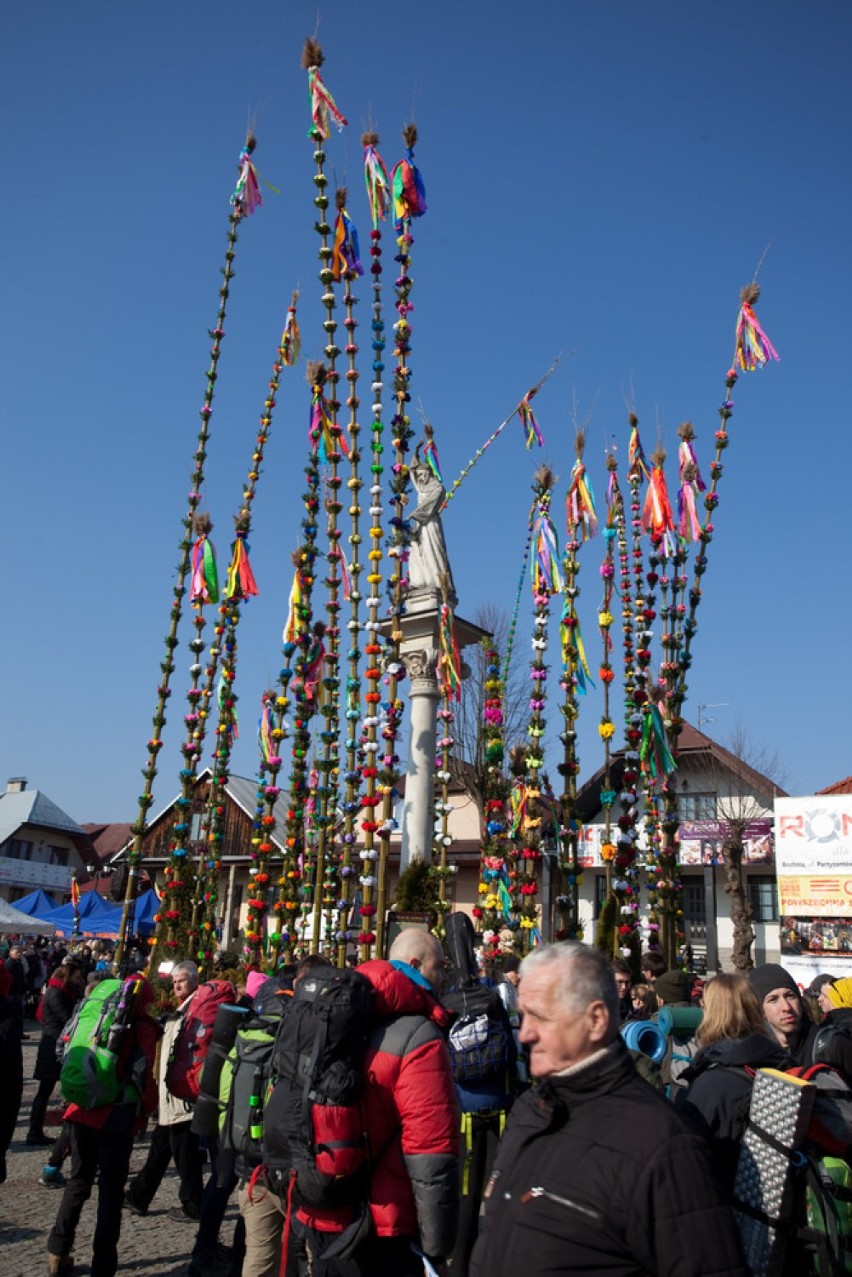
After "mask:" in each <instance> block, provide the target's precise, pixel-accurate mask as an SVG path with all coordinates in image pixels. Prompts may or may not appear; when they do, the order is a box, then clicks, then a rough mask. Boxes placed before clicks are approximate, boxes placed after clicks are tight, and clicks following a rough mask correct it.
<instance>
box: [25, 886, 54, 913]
mask: <svg viewBox="0 0 852 1277" xmlns="http://www.w3.org/2000/svg"><path fill="white" fill-rule="evenodd" d="M15 908H16V909H20V911H21V913H28V914H29V915H30V917H31V918H49V917H50V915H51V914H53V913H56V910H57V909H58V908H59V905H58V904H57V903H56V901H55V900H54V899H53V897H52V896H49V895H48V894H47V892H46V891H42V889H41V887H38V888H36V890H35V891H31V892H30V894H29V895H28V896H22V897H21V899H20V900H16V901H15Z"/></svg>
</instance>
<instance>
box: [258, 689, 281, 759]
mask: <svg viewBox="0 0 852 1277" xmlns="http://www.w3.org/2000/svg"><path fill="white" fill-rule="evenodd" d="M261 703H262V706H263V708H262V709H261V711H260V718H259V719H258V720H257V747H258V749H259V751H260V756H261V758H262V759H263V761H264V762H265V763H268V762H269V760H270V758H274V757H275V756H276V750H275V740H274V737H273V735H272V727H273V724H272V697H271V696H268V695H266V696H264V697H263V701H262V702H261Z"/></svg>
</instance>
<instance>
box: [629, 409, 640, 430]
mask: <svg viewBox="0 0 852 1277" xmlns="http://www.w3.org/2000/svg"><path fill="white" fill-rule="evenodd" d="M627 424H628V426H629V427H630V429H631V430H635V429H636V427H637V426H638V425H639V418H638V417H637V416H636V413H635V412H631V413H628V416H627Z"/></svg>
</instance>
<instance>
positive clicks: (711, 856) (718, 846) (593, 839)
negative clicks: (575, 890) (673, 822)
mask: <svg viewBox="0 0 852 1277" xmlns="http://www.w3.org/2000/svg"><path fill="white" fill-rule="evenodd" d="M604 829H605V826H604V825H584V826H583V828H582V831H581V833H580V842H579V846H578V848H577V856H578V859H579V862H580V864H581V865H582V866H583V867H584V868H587V869H593V868H598V867H600V866H601V865H603V860H602V858H601V843H602V842H603V840H604ZM729 833H730V828H729V825H728V822H727V821H726V820H684V821H681V825H680V863H681V864H682V865H721V864H724V858H723V856H722V844H723V843H724V841H725V839H726V838H727V837H728V835H729ZM612 841H613V842H617V841H618V826H617V824H616V823H615V821H613V825H612ZM644 845H645V844H644V841H643V839H642V838H641V827H640V838H639V842H638V846H639V847H640V848H642V847H644ZM743 845H744V851H743V863H744V864H746V865H771V864H772V863H773V860H774V855H775V849H774V845H773V836H772V820H771V819H770V818H769V817H767V818H766V819H765V820H750V821H749V822H748V824H747V825H746V827H745V832H744V834H743Z"/></svg>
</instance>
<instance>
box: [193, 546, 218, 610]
mask: <svg viewBox="0 0 852 1277" xmlns="http://www.w3.org/2000/svg"><path fill="white" fill-rule="evenodd" d="M189 600H190V602H191V603H198V604H201V603H218V602H219V573H218V572H217V570H216V552H215V550H214V549H213V543H212V541H211V540H210V538H209V537H208V536H207V534H206V533H204V534H202V535H201V536H200V537H198V539H197V541H196V542H195V545H194V546H193V547H192V581H191V584H190V590H189Z"/></svg>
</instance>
